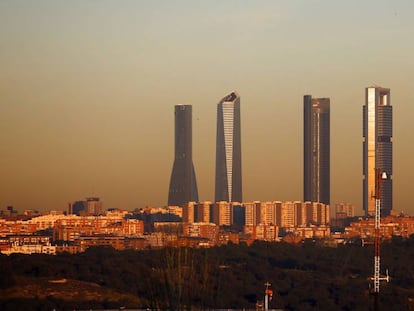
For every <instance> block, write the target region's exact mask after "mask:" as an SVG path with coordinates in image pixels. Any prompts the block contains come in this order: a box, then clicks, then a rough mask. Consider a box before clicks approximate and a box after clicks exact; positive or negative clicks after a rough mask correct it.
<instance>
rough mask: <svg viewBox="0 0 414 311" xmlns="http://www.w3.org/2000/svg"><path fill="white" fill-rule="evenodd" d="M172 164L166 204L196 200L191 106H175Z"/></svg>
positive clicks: (180, 203) (178, 204) (178, 203)
mask: <svg viewBox="0 0 414 311" xmlns="http://www.w3.org/2000/svg"><path fill="white" fill-rule="evenodd" d="M174 154H175V157H174V165H173V169H172V173H171V179H170V188H169V192H168V205H169V206H174V205H175V206H181V205H183V204H185V203H188V202H198V190H197V181H196V177H195V171H194V165H193V155H192V106H191V105H176V106H175V149H174Z"/></svg>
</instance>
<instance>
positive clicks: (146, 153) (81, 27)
mask: <svg viewBox="0 0 414 311" xmlns="http://www.w3.org/2000/svg"><path fill="white" fill-rule="evenodd" d="M413 9H414V4H413V3H412V2H411V1H399V0H397V1H392V2H391V1H382V0H381V1H364V2H363V3H361V1H347V2H339V1H338V2H335V1H328V0H326V1H324V0H320V1H317V0H312V1H204V2H197V3H196V2H194V3H193V2H189V1H168V2H161V1H160V2H155V1H122V2H117V1H88V2H85V1H70V2H69V1H68V2H56V1H33V2H30V1H11V0H10V1H8V0H6V1H1V2H0V44H1V46H0V209H4V208H5V207H6V206H7V205H13V206H14V207H15V208H16V209H18V210H20V211H22V210H24V209H38V210H41V211H47V210H52V209H65V208H66V205H67V202H69V201H74V200H79V199H83V198H84V197H86V196H99V197H101V199H102V200H103V201H104V207H105V208H109V207H118V208H124V209H128V210H131V209H134V208H137V207H138V208H139V207H143V206H145V205H154V206H163V205H165V204H166V201H167V195H168V184H169V178H170V174H171V169H172V163H173V153H174V150H173V147H174V141H173V139H174V136H173V130H174V105H176V104H191V105H193V162H194V165H195V170H196V175H197V181H198V189H199V194H200V200H212V199H213V196H214V193H213V191H214V184H213V182H214V161H215V135H216V105H217V103H218V101H219V100H220V99H221V98H222V97H223V96H224V95H225V94H226V93H228V92H229V91H231V90H237V92H238V93H239V94H240V96H241V114H242V117H241V119H242V120H241V122H242V151H243V155H242V161H243V192H244V199H245V201H251V200H301V199H302V152H303V151H302V140H303V138H302V105H303V103H302V97H303V95H304V94H311V95H313V96H314V97H330V98H331V201H332V203H333V204H334V203H337V202H351V203H354V204H355V205H356V206H357V210H358V211H359V212H360V211H361V205H362V193H361V192H362V105H363V103H364V89H365V87H367V86H370V85H374V84H378V85H381V86H383V87H387V88H390V89H391V101H392V105H393V106H394V138H393V141H394V207H395V208H396V209H397V210H398V211H405V212H407V213H410V214H414V206H412V204H410V201H411V200H410V198H409V192H410V190H411V189H410V188H411V187H410V186H411V184H412V182H411V176H413V175H414V170H413V167H412V165H411V161H410V160H411V158H412V156H413V154H414V152H413V148H414V144H413V139H412V135H413V134H412V133H414V123H413V122H412V121H411V118H410V117H411V116H412V115H414V108H413V104H412V103H414V95H413V92H412V91H411V88H412V85H413V81H414V57H413V55H414V53H413V52H414V41H413V40H412V38H413V37H414V19H412V12H413Z"/></svg>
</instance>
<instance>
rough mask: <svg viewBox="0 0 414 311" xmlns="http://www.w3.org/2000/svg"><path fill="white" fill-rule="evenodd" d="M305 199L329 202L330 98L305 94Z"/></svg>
mask: <svg viewBox="0 0 414 311" xmlns="http://www.w3.org/2000/svg"><path fill="white" fill-rule="evenodd" d="M303 114H304V115H303V201H310V202H321V203H324V204H330V99H329V98H312V96H311V95H305V96H304V97H303Z"/></svg>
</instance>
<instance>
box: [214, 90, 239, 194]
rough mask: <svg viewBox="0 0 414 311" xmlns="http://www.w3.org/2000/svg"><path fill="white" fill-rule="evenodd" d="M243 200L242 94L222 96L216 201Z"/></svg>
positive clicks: (217, 150) (217, 149)
mask: <svg viewBox="0 0 414 311" xmlns="http://www.w3.org/2000/svg"><path fill="white" fill-rule="evenodd" d="M220 201H226V202H242V172H241V136H240V96H239V95H238V94H237V93H236V92H231V93H230V94H228V95H226V96H225V97H223V99H222V100H220V102H219V103H218V105H217V141H216V182H215V202H220Z"/></svg>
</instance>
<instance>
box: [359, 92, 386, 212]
mask: <svg viewBox="0 0 414 311" xmlns="http://www.w3.org/2000/svg"><path fill="white" fill-rule="evenodd" d="M362 135H363V168H362V169H363V209H364V212H365V215H366V216H373V215H375V198H374V196H375V195H376V192H375V184H376V170H379V171H380V172H381V173H383V172H385V173H386V175H387V178H386V179H385V180H383V181H382V184H381V193H380V200H381V214H382V215H390V214H391V210H392V106H391V95H390V89H386V88H382V87H377V86H372V87H367V88H366V89H365V105H364V106H363V134H362Z"/></svg>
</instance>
